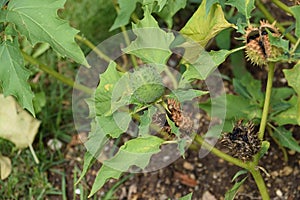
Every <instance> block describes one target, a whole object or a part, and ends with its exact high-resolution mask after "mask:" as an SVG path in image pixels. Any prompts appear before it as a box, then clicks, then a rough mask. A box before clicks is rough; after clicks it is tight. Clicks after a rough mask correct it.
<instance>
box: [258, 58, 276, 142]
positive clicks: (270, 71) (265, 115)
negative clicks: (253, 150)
mask: <svg viewBox="0 0 300 200" xmlns="http://www.w3.org/2000/svg"><path fill="white" fill-rule="evenodd" d="M274 71H275V63H274V62H269V69H268V80H267V87H266V96H265V102H264V108H263V113H262V117H261V121H260V127H259V132H258V138H259V139H260V140H263V138H264V133H265V129H266V125H267V120H268V113H269V106H270V99H271V92H272V85H273V78H274Z"/></svg>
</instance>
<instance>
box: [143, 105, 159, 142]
mask: <svg viewBox="0 0 300 200" xmlns="http://www.w3.org/2000/svg"><path fill="white" fill-rule="evenodd" d="M156 111H157V108H156V107H154V106H151V107H149V108H148V110H146V111H144V113H143V115H142V116H141V117H140V124H139V136H146V135H149V133H150V132H149V131H150V125H151V122H152V117H153V115H154V114H155V113H156Z"/></svg>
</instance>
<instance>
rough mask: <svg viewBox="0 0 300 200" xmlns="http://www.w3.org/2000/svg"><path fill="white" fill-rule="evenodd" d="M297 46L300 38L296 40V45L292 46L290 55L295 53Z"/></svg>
mask: <svg viewBox="0 0 300 200" xmlns="http://www.w3.org/2000/svg"><path fill="white" fill-rule="evenodd" d="M299 44H300V38H298V40H297V42H296V44H295V45H294V47H293V49H292V51H291V52H290V54H291V55H293V54H294V53H295V51H296V50H297V48H298V46H299Z"/></svg>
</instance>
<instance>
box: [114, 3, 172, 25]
mask: <svg viewBox="0 0 300 200" xmlns="http://www.w3.org/2000/svg"><path fill="white" fill-rule="evenodd" d="M118 3H119V7H120V12H119V13H118V16H117V18H116V19H115V22H114V24H113V25H112V27H111V28H110V29H109V30H110V31H112V30H114V29H116V28H119V27H121V26H125V25H127V24H128V23H129V20H130V16H131V14H132V13H133V11H134V10H135V8H136V4H137V3H141V4H142V6H143V7H144V10H145V11H149V12H150V13H151V12H153V11H157V12H160V11H161V10H162V9H163V7H164V6H165V5H166V3H167V0H130V1H128V0H118ZM172 5H173V4H172ZM175 5H176V4H175Z"/></svg>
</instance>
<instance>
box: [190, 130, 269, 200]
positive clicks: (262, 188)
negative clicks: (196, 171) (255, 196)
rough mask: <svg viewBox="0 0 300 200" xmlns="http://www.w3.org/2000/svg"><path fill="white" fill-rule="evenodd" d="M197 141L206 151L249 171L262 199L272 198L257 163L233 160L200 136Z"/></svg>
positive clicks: (197, 136) (196, 138)
mask: <svg viewBox="0 0 300 200" xmlns="http://www.w3.org/2000/svg"><path fill="white" fill-rule="evenodd" d="M195 141H196V142H197V143H199V144H200V145H202V146H203V147H204V148H205V149H207V150H209V151H211V153H213V154H215V155H216V156H218V157H220V158H222V159H224V160H226V161H228V162H230V163H232V164H234V165H237V166H239V167H242V168H244V169H246V170H248V171H249V172H250V173H251V174H252V176H253V178H254V180H255V183H256V185H257V187H258V190H259V192H260V194H261V197H262V199H263V200H269V199H270V197H269V193H268V190H267V187H266V185H265V182H264V180H263V178H262V176H261V174H260V171H259V170H258V167H257V166H256V163H255V161H252V162H243V161H241V160H239V159H237V158H233V157H232V156H230V155H228V154H226V153H223V152H222V151H220V150H218V149H217V148H215V147H213V146H212V145H210V144H209V143H207V142H205V141H204V139H203V138H202V137H201V136H199V135H196V136H195Z"/></svg>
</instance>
